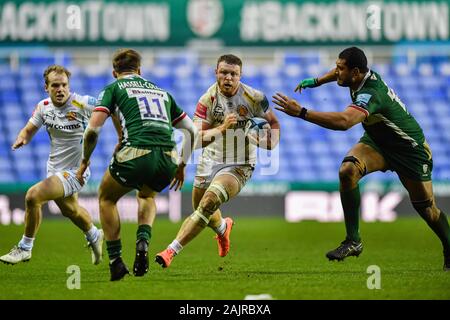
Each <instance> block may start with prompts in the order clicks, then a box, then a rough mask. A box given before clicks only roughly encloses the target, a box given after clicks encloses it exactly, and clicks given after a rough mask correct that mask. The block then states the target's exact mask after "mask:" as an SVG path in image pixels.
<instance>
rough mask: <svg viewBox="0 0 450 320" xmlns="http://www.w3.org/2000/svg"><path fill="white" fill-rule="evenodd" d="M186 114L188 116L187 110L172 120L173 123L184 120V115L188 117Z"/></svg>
mask: <svg viewBox="0 0 450 320" xmlns="http://www.w3.org/2000/svg"><path fill="white" fill-rule="evenodd" d="M186 116H187V114H186V112H183V113H182V114H181V115H180V116H179V117H178V118H176V119H174V120H172V125H173V126H174V125H176V124H177V123H178V122H180V121H181V120H183V119H184V117H186Z"/></svg>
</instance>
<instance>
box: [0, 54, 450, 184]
mask: <svg viewBox="0 0 450 320" xmlns="http://www.w3.org/2000/svg"><path fill="white" fill-rule="evenodd" d="M58 59H59V61H57V59H56V58H55V55H51V56H50V55H45V54H44V55H43V54H42V53H40V54H37V55H35V56H33V55H31V56H29V57H28V58H26V59H25V58H24V59H22V60H21V61H20V63H19V65H18V66H16V67H15V68H13V67H12V66H11V65H10V64H9V63H6V62H5V61H2V60H0V77H1V79H2V81H0V111H1V114H2V117H1V118H0V183H9V182H17V181H20V182H33V181H37V180H38V179H41V178H42V177H43V176H44V175H45V167H46V161H47V155H48V150H49V141H48V136H47V134H46V132H45V130H42V129H41V130H40V132H39V133H38V134H37V135H36V136H35V137H34V140H33V142H32V143H31V144H30V145H29V146H27V147H25V148H22V149H20V150H17V151H14V152H12V151H11V147H10V146H11V144H12V143H13V142H14V139H15V137H16V135H17V134H18V132H19V130H20V129H21V128H22V127H23V126H24V125H25V123H26V121H27V120H28V118H29V116H30V115H31V113H32V111H33V108H34V106H35V104H36V103H37V102H38V101H39V100H41V99H43V98H45V97H46V94H45V92H44V89H43V81H42V71H43V70H44V69H45V67H47V66H48V65H49V64H52V63H58V62H59V63H61V62H63V63H64V64H65V65H66V66H68V67H69V69H70V70H71V71H72V72H73V75H72V78H71V87H72V90H73V91H76V92H79V93H83V94H90V95H93V96H97V95H98V93H99V91H100V90H101V89H102V88H103V86H104V85H105V84H107V83H110V82H111V81H112V80H113V78H112V76H111V74H110V73H111V72H110V70H109V68H101V67H92V68H86V67H84V68H83V67H80V66H77V65H76V63H75V62H74V61H72V59H71V57H70V56H69V55H68V54H64V55H62V56H59V57H58ZM330 66H331V65H330V64H328V65H325V64H324V63H323V62H321V59H320V55H317V54H315V55H311V54H305V55H302V54H292V53H286V54H284V55H281V57H279V58H278V59H276V60H275V62H274V63H272V64H264V65H258V64H252V62H251V61H250V62H246V63H245V65H244V76H243V78H242V81H243V82H245V83H248V84H250V85H252V86H255V87H256V88H260V89H261V90H262V91H264V92H265V94H266V95H267V97H268V98H269V100H270V97H271V96H272V94H274V93H275V92H277V91H282V92H284V93H287V94H291V95H294V93H293V89H294V88H295V86H296V84H297V82H298V81H299V80H301V79H303V78H305V77H312V76H317V75H319V74H321V73H323V72H325V71H326V70H327V69H329V68H330ZM373 69H374V70H376V71H377V72H379V73H380V74H381V75H382V77H383V78H384V79H385V81H386V83H387V84H388V85H389V86H391V87H392V88H393V89H394V90H395V92H396V93H397V94H398V96H399V97H400V98H401V99H402V101H403V102H404V103H405V104H406V106H407V107H408V109H409V111H410V112H411V113H412V114H413V115H414V116H415V117H416V119H417V120H418V122H419V123H420V125H421V126H422V128H423V129H424V131H425V135H426V137H427V139H428V142H429V144H430V146H431V148H432V150H433V156H434V175H433V178H434V180H448V179H450V163H449V162H448V161H447V159H448V158H450V130H449V129H448V128H450V107H449V106H450V58H449V57H448V56H430V57H426V56H425V57H419V58H417V59H416V60H415V63H414V64H411V63H408V60H407V59H405V58H404V57H403V58H402V57H400V58H399V57H396V58H392V59H390V61H387V62H386V63H377V64H374V65H373ZM143 76H144V77H146V78H147V79H149V80H151V81H153V82H154V83H156V84H157V85H158V86H160V87H163V88H165V89H167V90H168V91H169V92H171V93H172V94H173V96H174V97H175V99H176V100H177V102H178V103H179V105H180V106H181V107H182V108H183V109H184V110H186V111H187V112H188V114H190V115H193V112H194V108H195V105H196V103H197V100H198V98H199V97H200V95H201V94H202V93H203V92H204V91H205V89H206V88H207V87H208V86H209V85H211V84H212V83H213V82H214V80H215V78H214V63H210V62H208V63H205V62H204V61H203V62H202V61H201V59H199V58H198V57H197V56H196V55H194V54H178V55H176V54H174V55H164V56H163V58H162V57H161V58H155V59H154V65H153V67H151V68H149V69H148V70H144V74H143ZM417 79H420V81H418V80H417ZM298 98H299V101H300V102H301V103H302V104H303V105H305V106H306V107H308V108H313V109H317V110H321V111H324V110H329V111H333V110H340V109H342V108H344V107H346V106H347V105H348V104H349V103H350V97H349V95H348V91H347V90H346V89H344V88H339V87H337V86H336V85H325V86H322V87H320V88H316V89H314V90H305V91H304V92H303V93H302V95H301V96H299V97H298ZM278 116H279V119H280V122H281V128H282V138H281V142H280V146H279V156H280V161H279V173H278V174H277V175H272V176H265V175H263V174H261V173H260V172H258V171H256V172H255V175H254V178H253V181H273V180H281V181H291V182H309V181H319V182H320V181H323V182H330V181H337V179H338V173H337V172H338V168H339V165H340V159H342V158H343V157H344V155H345V153H346V152H347V151H348V150H349V149H350V147H351V146H352V145H353V144H354V143H355V142H356V141H357V140H358V139H359V137H360V136H361V135H362V132H363V129H362V127H361V126H356V127H354V128H352V129H351V130H349V131H348V132H338V131H330V130H325V129H321V128H320V127H318V126H314V125H311V124H308V123H305V122H303V121H300V120H298V121H296V119H293V118H290V117H287V116H284V115H283V114H278ZM116 142H117V138H116V135H115V132H114V128H113V126H112V124H111V122H110V121H108V124H107V125H106V126H105V127H104V129H103V131H102V134H101V137H100V140H99V144H100V145H99V147H98V148H97V149H96V150H95V152H94V155H93V158H92V161H91V162H92V165H91V170H92V179H93V180H94V181H99V180H100V179H101V176H102V174H103V172H104V170H105V169H106V167H107V165H108V163H109V159H110V157H111V154H112V150H113V149H114V146H115V144H116ZM194 171H195V165H189V166H188V172H187V174H188V181H192V178H193V175H194ZM394 178H395V176H394V174H388V175H385V174H373V175H370V176H368V177H367V178H366V179H374V180H379V179H382V180H391V179H394Z"/></svg>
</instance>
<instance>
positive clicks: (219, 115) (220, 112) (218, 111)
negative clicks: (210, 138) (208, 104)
mask: <svg viewBox="0 0 450 320" xmlns="http://www.w3.org/2000/svg"><path fill="white" fill-rule="evenodd" d="M213 116H214V118H215V119H216V120H217V121H223V118H224V117H225V109H224V107H222V106H221V105H220V104H217V105H216V106H215V107H214V109H213Z"/></svg>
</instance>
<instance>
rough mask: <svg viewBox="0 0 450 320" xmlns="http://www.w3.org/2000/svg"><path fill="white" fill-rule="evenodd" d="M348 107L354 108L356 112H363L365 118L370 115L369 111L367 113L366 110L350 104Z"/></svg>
mask: <svg viewBox="0 0 450 320" xmlns="http://www.w3.org/2000/svg"><path fill="white" fill-rule="evenodd" d="M348 107H349V108H355V109H356V110H359V111H361V112H364V113H365V114H366V117H368V116H369V115H370V113H369V111H367V110H366V109H364V108H361V107H359V106H357V105H354V104H351V105H349V106H348Z"/></svg>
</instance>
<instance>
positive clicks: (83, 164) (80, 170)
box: [75, 160, 90, 186]
mask: <svg viewBox="0 0 450 320" xmlns="http://www.w3.org/2000/svg"><path fill="white" fill-rule="evenodd" d="M89 163H90V161H89V160H88V161H86V160H81V164H80V167H79V168H78V171H77V174H76V176H75V177H76V178H77V180H78V182H79V183H80V184H81V185H82V186H84V177H83V175H84V173H85V172H86V170H87V168H88V167H89Z"/></svg>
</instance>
